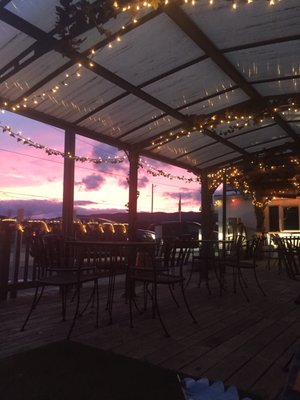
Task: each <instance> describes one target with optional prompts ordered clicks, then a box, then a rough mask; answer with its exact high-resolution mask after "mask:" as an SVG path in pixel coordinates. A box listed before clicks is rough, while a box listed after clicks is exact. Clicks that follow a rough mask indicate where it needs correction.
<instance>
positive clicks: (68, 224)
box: [62, 131, 76, 238]
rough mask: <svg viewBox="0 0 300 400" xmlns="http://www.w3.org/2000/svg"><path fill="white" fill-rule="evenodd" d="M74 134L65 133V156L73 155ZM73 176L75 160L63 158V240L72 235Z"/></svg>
mask: <svg viewBox="0 0 300 400" xmlns="http://www.w3.org/2000/svg"><path fill="white" fill-rule="evenodd" d="M75 138H76V137H75V133H74V132H71V131H65V151H64V152H65V154H66V155H67V154H71V155H73V156H74V154H75ZM74 175H75V160H74V158H72V157H70V158H69V157H67V156H66V157H65V158H64V180H63V208H62V233H63V236H64V237H65V238H68V237H72V235H73V216H74Z"/></svg>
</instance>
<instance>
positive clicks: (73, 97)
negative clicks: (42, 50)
mask: <svg viewBox="0 0 300 400" xmlns="http://www.w3.org/2000/svg"><path fill="white" fill-rule="evenodd" d="M74 72H76V68H74V67H73V68H72V69H70V70H68V73H69V74H70V75H71V74H72V73H74ZM75 75H76V74H75ZM64 79H65V74H62V75H60V76H58V77H57V78H56V79H53V80H52V81H50V82H48V83H47V84H46V85H45V86H44V87H42V88H40V90H39V91H38V92H37V94H40V93H43V92H46V93H47V96H45V97H43V98H44V99H45V100H44V101H42V102H40V101H39V104H38V105H36V106H35V108H36V109H37V110H38V111H42V112H44V113H47V114H49V115H54V116H56V117H58V118H63V119H66V120H67V121H69V122H74V121H77V120H78V119H80V118H82V117H84V116H85V115H87V114H88V113H90V112H93V111H94V110H95V109H96V108H97V107H99V106H102V105H103V104H105V103H106V102H108V101H110V100H111V99H113V98H114V97H115V96H118V95H119V94H121V93H124V91H123V90H122V89H120V88H119V87H117V86H115V85H113V84H112V83H110V82H108V81H106V80H105V79H103V78H101V77H99V76H98V75H96V74H94V73H93V72H92V71H89V70H87V69H83V70H82V71H81V72H80V77H76V76H74V77H73V78H71V79H70V80H67V81H66V82H67V83H68V84H67V86H65V85H63V84H59V87H60V88H59V90H57V92H56V93H52V92H51V91H50V93H49V91H47V89H48V88H55V85H56V84H57V82H63V81H64Z"/></svg>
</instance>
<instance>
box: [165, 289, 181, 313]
mask: <svg viewBox="0 0 300 400" xmlns="http://www.w3.org/2000/svg"><path fill="white" fill-rule="evenodd" d="M168 288H169V292H170V293H171V296H172V299H173V300H174V303H175V304H176V306H177V308H180V305H179V303H178V301H177V300H176V297H175V296H174V293H173V290H174V288H173V287H171V285H168Z"/></svg>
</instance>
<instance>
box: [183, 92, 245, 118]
mask: <svg viewBox="0 0 300 400" xmlns="http://www.w3.org/2000/svg"><path fill="white" fill-rule="evenodd" d="M248 99H249V97H248V96H247V95H246V94H245V93H244V92H243V91H242V90H240V89H234V90H231V91H229V92H226V93H223V94H219V95H217V96H214V97H211V98H209V99H208V100H205V101H201V102H200V103H197V104H194V105H192V106H188V107H186V108H183V109H181V110H180V112H181V113H183V114H186V115H189V114H197V115H202V114H204V115H205V114H211V113H215V112H217V111H219V110H223V109H226V108H227V107H231V106H233V105H235V104H239V103H243V102H244V101H247V100H248Z"/></svg>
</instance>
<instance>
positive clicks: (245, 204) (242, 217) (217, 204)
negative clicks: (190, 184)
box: [214, 195, 300, 238]
mask: <svg viewBox="0 0 300 400" xmlns="http://www.w3.org/2000/svg"><path fill="white" fill-rule="evenodd" d="M222 200H223V198H222V195H215V196H214V208H215V212H216V213H217V215H218V225H219V237H220V238H221V237H222V221H223V210H222ZM270 206H278V211H279V212H278V214H279V232H282V231H292V230H290V229H286V226H285V225H286V220H285V218H284V215H285V212H284V209H285V208H290V207H296V208H297V209H298V221H296V222H295V225H298V229H296V231H300V198H297V199H280V198H276V199H273V200H272V201H271V203H270V204H269V205H268V206H267V207H266V209H265V229H266V232H269V231H270V219H269V207H270ZM226 214H227V221H228V222H229V221H230V220H235V221H237V222H242V223H243V224H244V225H245V227H246V230H247V237H248V238H251V236H252V235H253V234H255V232H256V216H255V212H254V206H253V204H252V202H251V199H244V198H243V196H241V195H227V207H226ZM298 233H299V232H298Z"/></svg>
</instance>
